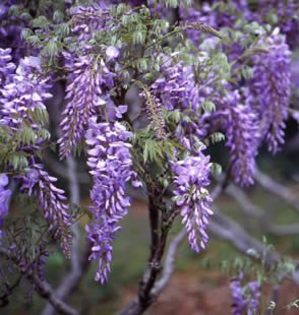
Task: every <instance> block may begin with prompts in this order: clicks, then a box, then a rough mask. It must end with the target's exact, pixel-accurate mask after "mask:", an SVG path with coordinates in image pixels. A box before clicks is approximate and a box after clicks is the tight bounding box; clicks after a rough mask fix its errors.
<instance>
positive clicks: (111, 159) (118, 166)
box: [86, 117, 141, 282]
mask: <svg viewBox="0 0 299 315" xmlns="http://www.w3.org/2000/svg"><path fill="white" fill-rule="evenodd" d="M131 136H132V134H131V133H130V132H128V131H127V130H126V128H125V127H124V126H123V125H121V124H120V123H118V122H111V123H97V121H96V117H92V118H91V119H90V121H89V129H88V131H87V133H86V143H87V145H88V147H89V149H88V152H87V153H88V161H87V164H88V166H89V168H90V174H91V175H92V177H93V187H92V190H91V193H90V198H91V202H92V205H91V207H90V210H91V212H92V213H93V216H94V222H95V224H94V225H91V226H90V227H89V228H87V234H88V238H89V239H90V240H92V242H93V243H94V247H93V254H92V255H91V259H97V260H99V268H98V272H97V275H96V280H99V281H100V282H104V281H105V279H107V273H108V271H110V261H111V253H112V244H111V241H112V239H113V238H114V234H115V232H116V231H117V230H118V226H117V222H118V221H119V220H120V219H122V218H123V217H124V216H125V215H126V214H127V211H128V207H129V206H130V204H131V202H130V198H129V196H127V194H126V191H125V190H126V183H129V182H130V183H131V184H132V185H133V186H134V187H138V186H140V185H141V183H140V181H139V180H138V179H137V174H136V172H135V171H133V161H132V156H131V152H130V150H131V144H129V143H128V139H129V138H130V137H131Z"/></svg>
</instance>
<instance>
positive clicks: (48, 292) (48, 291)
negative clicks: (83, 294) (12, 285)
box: [0, 247, 78, 315]
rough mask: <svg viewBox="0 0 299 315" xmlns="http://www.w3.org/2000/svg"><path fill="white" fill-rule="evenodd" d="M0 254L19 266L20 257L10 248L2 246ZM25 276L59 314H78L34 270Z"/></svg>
mask: <svg viewBox="0 0 299 315" xmlns="http://www.w3.org/2000/svg"><path fill="white" fill-rule="evenodd" d="M0 255H1V256H3V257H4V258H6V259H7V260H9V261H12V262H13V263H14V264H15V265H16V266H18V259H17V257H15V256H14V255H13V253H11V252H10V251H9V250H8V249H5V248H2V247H0ZM24 275H25V277H26V278H27V279H28V280H29V281H30V282H32V283H33V284H34V285H35V288H36V291H37V293H38V294H39V295H40V296H41V297H42V298H44V299H47V300H48V301H49V302H50V303H51V304H52V306H53V307H54V308H55V310H56V311H57V312H58V313H59V314H63V315H78V312H77V311H76V310H75V309H73V308H72V307H70V306H69V305H67V304H66V303H64V302H63V301H61V300H60V299H59V298H58V297H57V296H56V295H55V293H54V291H53V289H52V288H51V286H50V285H49V284H48V283H47V282H46V281H42V280H41V279H40V278H39V277H38V275H37V274H34V273H32V272H29V271H27V272H25V273H24Z"/></svg>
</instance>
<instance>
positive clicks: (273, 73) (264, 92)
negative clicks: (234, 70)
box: [248, 35, 291, 153]
mask: <svg viewBox="0 0 299 315" xmlns="http://www.w3.org/2000/svg"><path fill="white" fill-rule="evenodd" d="M265 44H266V46H267V49H268V51H269V52H268V53H266V54H260V55H257V56H255V57H254V68H253V78H252V80H251V82H250V93H251V95H250V98H249V100H248V102H249V104H250V105H251V106H252V107H253V108H254V109H256V110H257V112H258V113H259V117H260V119H261V124H262V128H261V132H262V136H263V137H265V138H266V141H267V143H268V148H269V151H271V152H273V153H275V152H277V150H278V149H279V146H280V145H281V144H283V143H284V129H285V121H286V118H287V116H288V108H289V103H290V94H291V84H290V83H291V82H290V77H291V68H290V64H291V52H290V49H289V47H288V45H287V44H286V43H285V39H284V37H283V36H279V35H275V36H272V37H269V38H268V39H267V40H266V42H265Z"/></svg>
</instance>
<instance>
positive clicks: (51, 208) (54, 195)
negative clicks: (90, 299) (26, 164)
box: [21, 163, 71, 256]
mask: <svg viewBox="0 0 299 315" xmlns="http://www.w3.org/2000/svg"><path fill="white" fill-rule="evenodd" d="M21 180H22V187H21V189H22V190H23V191H24V192H26V193H27V194H28V195H29V196H34V197H36V198H37V201H38V203H39V206H40V208H41V209H42V210H43V212H44V217H45V219H46V220H47V221H48V222H49V228H50V232H51V233H52V234H53V237H54V238H55V239H56V240H58V241H59V242H60V244H61V248H62V250H63V252H64V253H65V254H66V255H67V256H69V255H70V247H71V234H70V224H71V217H70V215H69V213H68V207H67V205H66V204H65V200H66V196H65V193H64V191H63V190H62V189H59V188H57V187H56V186H55V185H54V183H55V182H56V181H57V179H56V178H55V177H52V176H50V175H49V174H48V172H47V171H46V170H45V169H44V167H43V166H42V165H41V164H37V163H34V164H32V165H31V166H30V168H29V169H28V171H27V172H26V173H25V175H24V176H23V177H22V178H21Z"/></svg>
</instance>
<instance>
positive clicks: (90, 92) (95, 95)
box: [58, 53, 115, 158]
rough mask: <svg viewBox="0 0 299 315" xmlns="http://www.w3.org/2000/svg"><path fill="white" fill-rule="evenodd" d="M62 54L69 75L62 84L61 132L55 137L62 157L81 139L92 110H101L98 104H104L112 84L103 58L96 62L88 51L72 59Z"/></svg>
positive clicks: (93, 112)
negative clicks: (59, 136)
mask: <svg viewBox="0 0 299 315" xmlns="http://www.w3.org/2000/svg"><path fill="white" fill-rule="evenodd" d="M110 55H111V53H110ZM65 57H66V59H67V65H66V69H67V71H69V75H68V85H67V88H66V92H67V94H66V101H67V102H68V103H67V106H66V108H65V110H64V112H63V114H62V115H63V119H62V121H61V123H60V127H61V130H62V136H61V138H60V139H59V140H58V143H59V145H60V156H61V157H62V158H63V157H66V156H67V155H68V154H70V152H71V150H72V149H73V148H74V147H75V146H76V145H77V144H78V143H79V142H80V140H82V138H83V137H84V133H85V131H86V128H87V124H88V120H89V118H90V117H91V116H92V115H93V114H95V113H96V112H100V111H102V112H103V109H101V107H102V106H103V105H105V104H106V101H105V96H104V94H105V92H106V90H107V89H111V88H112V87H113V85H114V81H113V79H114V76H115V74H114V73H112V72H110V70H109V69H108V68H107V66H106V64H105V63H104V61H103V60H100V62H99V63H98V61H97V60H95V59H94V58H92V57H91V56H88V55H85V56H81V57H78V58H76V59H75V60H73V59H72V57H71V56H70V55H66V56H65Z"/></svg>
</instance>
